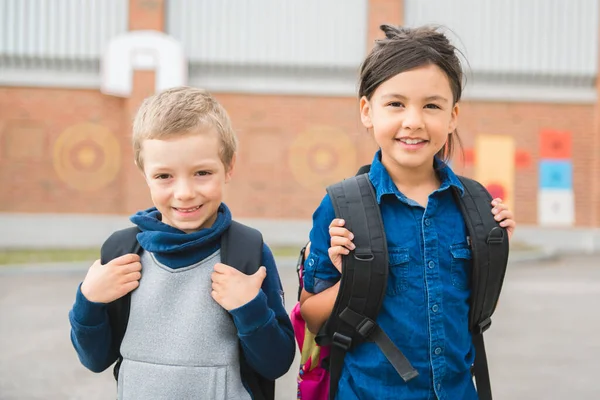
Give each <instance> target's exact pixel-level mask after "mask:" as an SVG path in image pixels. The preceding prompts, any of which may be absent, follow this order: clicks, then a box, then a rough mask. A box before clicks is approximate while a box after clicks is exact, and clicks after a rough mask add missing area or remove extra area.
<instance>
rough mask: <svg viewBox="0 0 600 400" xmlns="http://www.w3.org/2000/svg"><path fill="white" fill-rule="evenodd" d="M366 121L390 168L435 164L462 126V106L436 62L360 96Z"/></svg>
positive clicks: (405, 73)
mask: <svg viewBox="0 0 600 400" xmlns="http://www.w3.org/2000/svg"><path fill="white" fill-rule="evenodd" d="M360 112H361V121H362V123H363V125H364V126H365V127H366V128H367V129H372V131H373V136H374V138H375V141H376V142H377V144H378V145H379V147H380V148H381V158H382V163H383V165H384V166H385V167H386V168H387V169H388V171H389V170H390V169H391V170H394V171H399V170H400V171H406V172H411V171H412V172H417V171H421V170H423V169H428V168H429V169H430V168H433V158H434V156H435V154H436V153H437V152H438V151H440V150H441V149H442V148H443V147H444V145H445V144H446V140H447V139H448V135H449V134H450V133H451V132H453V131H454V129H455V128H456V124H457V116H458V104H453V95H452V89H451V88H450V82H449V81H448V77H447V76H446V74H445V73H444V72H443V71H442V70H441V69H440V68H439V67H438V66H437V65H434V64H429V65H424V66H421V67H418V68H415V69H412V70H409V71H405V72H401V73H399V74H398V75H395V76H393V77H392V78H390V79H388V80H387V81H385V82H383V83H382V84H381V85H379V87H377V89H376V90H375V92H374V93H373V95H372V96H371V99H370V100H367V98H366V97H364V96H363V98H361V99H360Z"/></svg>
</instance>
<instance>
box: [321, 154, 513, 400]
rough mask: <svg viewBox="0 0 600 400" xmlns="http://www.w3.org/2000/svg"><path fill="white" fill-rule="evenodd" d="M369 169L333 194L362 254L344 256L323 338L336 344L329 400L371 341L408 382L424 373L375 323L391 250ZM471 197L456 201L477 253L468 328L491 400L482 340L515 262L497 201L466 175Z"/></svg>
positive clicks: (481, 386)
mask: <svg viewBox="0 0 600 400" xmlns="http://www.w3.org/2000/svg"><path fill="white" fill-rule="evenodd" d="M369 169H370V166H368V165H367V166H364V167H362V168H361V169H360V170H359V171H358V174H357V175H356V176H354V177H352V178H349V179H345V180H343V181H342V182H338V183H336V184H333V185H331V186H329V187H328V188H327V193H328V194H329V197H330V198H331V201H332V203H333V208H334V210H335V215H336V217H337V218H343V219H344V220H345V221H346V224H345V228H347V229H348V230H350V231H351V232H352V233H353V234H354V239H353V243H354V244H355V246H356V248H355V249H354V250H353V251H351V252H350V254H349V255H348V256H344V257H342V271H343V273H342V277H341V283H340V289H339V293H338V296H337V299H336V301H335V304H334V307H333V311H332V313H331V316H330V317H329V319H328V320H327V321H326V322H325V324H324V325H323V327H322V328H321V331H320V332H319V335H318V336H317V338H316V340H317V342H318V343H319V345H330V346H331V354H330V357H329V365H328V368H329V373H330V386H329V398H330V399H335V396H336V393H337V387H338V381H339V379H340V376H341V373H342V366H343V362H344V356H345V355H346V352H347V351H349V350H350V349H352V348H354V347H355V346H357V345H358V344H360V343H363V342H365V341H371V342H375V343H376V344H377V346H378V347H379V348H380V349H381V351H382V352H383V354H384V355H385V356H386V357H387V359H388V360H389V361H390V363H391V364H392V365H393V366H394V368H395V369H396V371H397V372H398V374H399V375H400V376H401V377H402V378H403V379H404V380H405V381H408V380H410V379H412V378H414V377H416V376H417V375H418V373H417V371H416V370H415V369H414V368H413V367H412V365H411V364H410V362H409V361H408V360H407V359H406V357H405V356H404V355H403V354H402V352H401V351H400V350H399V349H398V348H397V347H396V346H395V345H394V343H393V342H392V341H391V339H390V338H389V337H388V336H387V334H386V333H385V332H384V331H383V330H382V329H381V328H380V327H379V326H378V325H377V323H376V322H375V321H376V319H377V316H378V314H379V310H380V308H381V304H382V302H383V298H384V296H385V292H386V285H387V277H388V250H387V241H386V237H385V231H384V227H383V221H382V219H381V213H380V209H379V205H378V204H377V200H376V197H375V191H374V188H373V186H372V185H371V182H370V181H369V177H368V174H367V173H368V171H369ZM459 179H460V181H461V183H462V184H463V186H464V189H465V193H464V196H462V197H461V196H460V195H459V193H458V191H457V190H454V192H453V193H454V196H455V199H456V201H457V204H459V207H460V210H461V212H462V215H463V217H464V219H465V223H466V226H467V231H468V234H469V238H468V241H469V244H470V247H471V250H472V254H473V257H472V264H473V268H472V273H471V302H470V303H471V304H470V315H469V329H470V330H471V334H472V337H473V344H474V347H475V351H476V354H475V363H474V365H473V368H472V373H473V375H474V376H475V380H476V385H477V392H478V394H479V398H480V399H481V400H491V399H492V390H491V384H490V378H489V371H488V365H487V357H486V353H485V346H484V342H483V332H485V331H486V330H487V329H488V328H489V327H490V324H491V316H492V314H493V313H494V310H495V308H496V304H497V302H498V298H499V296H500V290H501V288H502V283H503V281H504V275H505V272H506V266H507V262H508V251H509V249H508V235H507V233H506V230H505V229H504V228H502V227H500V225H498V223H497V222H496V221H495V220H494V216H493V214H492V213H491V208H492V206H491V201H492V196H491V195H490V194H489V192H488V191H487V190H486V189H485V188H484V187H483V186H482V185H481V184H480V183H478V182H476V181H474V180H471V179H468V178H465V177H459Z"/></svg>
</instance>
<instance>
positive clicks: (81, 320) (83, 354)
mask: <svg viewBox="0 0 600 400" xmlns="http://www.w3.org/2000/svg"><path fill="white" fill-rule="evenodd" d="M69 322H70V323H71V342H72V343H73V347H75V351H76V352H77V356H78V357H79V361H81V363H82V364H83V365H84V366H85V367H86V368H87V369H89V370H90V371H93V372H102V371H104V370H105V369H106V368H108V367H110V366H111V364H112V363H114V362H115V361H116V360H117V358H118V356H119V354H118V352H117V351H115V349H113V348H112V347H113V346H112V336H111V329H110V323H109V320H108V313H107V306H106V304H104V303H94V302H91V301H89V300H88V299H86V298H85V296H84V295H83V293H81V285H79V287H78V288H77V295H76V297H75V304H74V305H73V308H72V309H71V311H70V312H69Z"/></svg>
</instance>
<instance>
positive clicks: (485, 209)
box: [457, 177, 509, 400]
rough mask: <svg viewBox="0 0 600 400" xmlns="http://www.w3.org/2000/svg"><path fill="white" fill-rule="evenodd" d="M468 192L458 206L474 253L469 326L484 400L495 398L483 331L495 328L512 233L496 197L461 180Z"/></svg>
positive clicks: (475, 372) (466, 180) (479, 389)
mask: <svg viewBox="0 0 600 400" xmlns="http://www.w3.org/2000/svg"><path fill="white" fill-rule="evenodd" d="M459 179H460V181H461V183H462V184H463V187H464V189H465V195H464V196H462V197H461V196H457V197H458V200H459V201H458V204H459V206H460V208H461V211H462V214H463V216H464V219H465V224H466V226H467V231H468V232H469V239H470V245H471V250H472V253H473V263H472V265H473V270H472V274H471V311H470V315H469V325H470V330H471V334H472V337H473V345H474V346H475V364H474V367H473V372H474V375H475V380H476V383H477V392H478V394H479V398H480V399H481V400H491V399H492V389H491V383H490V376H489V370H488V365H487V356H486V352H485V346H484V341H483V332H485V331H486V330H487V329H488V328H489V327H490V325H491V323H492V320H491V317H492V314H493V313H494V311H495V309H496V304H497V303H498V298H499V297H500V291H501V290H502V283H503V282H504V275H505V274H506V266H507V264H508V252H509V246H508V245H509V243H508V234H507V232H506V229H504V228H502V227H501V226H500V225H499V224H498V222H496V220H495V219H494V215H493V214H492V212H491V209H492V205H491V202H492V196H491V195H490V194H489V192H488V191H487V190H486V189H485V187H483V185H481V184H480V183H479V182H476V181H474V180H472V179H468V178H465V177H459Z"/></svg>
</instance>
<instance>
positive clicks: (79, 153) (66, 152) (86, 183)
mask: <svg viewBox="0 0 600 400" xmlns="http://www.w3.org/2000/svg"><path fill="white" fill-rule="evenodd" d="M99 154H100V155H102V157H101V159H100V160H98V155H99ZM73 160H77V162H78V163H74V162H73ZM53 164H54V170H55V171H56V173H57V174H58V176H59V178H60V179H61V180H62V181H63V182H65V183H66V184H67V185H69V186H70V187H71V188H73V189H75V190H79V191H94V190H99V189H102V188H103V187H105V186H106V185H108V184H109V183H110V182H112V181H113V180H114V179H115V177H116V176H117V173H118V172H119V170H120V168H121V146H120V144H119V141H118V140H117V138H116V137H115V136H114V135H113V134H112V132H111V131H110V130H109V129H108V128H106V127H104V126H102V125H97V124H92V123H87V122H86V123H81V124H77V125H74V126H71V127H69V128H67V129H65V130H64V131H63V132H62V133H61V134H60V135H59V137H58V138H57V139H56V142H55V143H54V152H53ZM95 164H97V165H95Z"/></svg>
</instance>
